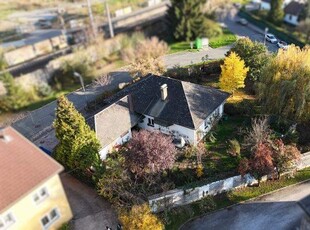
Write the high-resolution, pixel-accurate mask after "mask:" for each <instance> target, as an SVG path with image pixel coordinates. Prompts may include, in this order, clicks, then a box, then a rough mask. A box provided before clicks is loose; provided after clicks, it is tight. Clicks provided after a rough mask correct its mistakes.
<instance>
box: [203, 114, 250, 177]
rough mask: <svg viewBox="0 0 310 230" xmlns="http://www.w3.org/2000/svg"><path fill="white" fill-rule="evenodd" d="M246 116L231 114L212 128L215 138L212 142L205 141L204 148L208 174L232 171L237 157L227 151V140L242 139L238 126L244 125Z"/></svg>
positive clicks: (237, 162) (236, 163)
mask: <svg viewBox="0 0 310 230" xmlns="http://www.w3.org/2000/svg"><path fill="white" fill-rule="evenodd" d="M247 119H249V118H248V117H243V116H233V117H228V119H227V120H222V121H221V122H220V123H219V124H218V125H217V126H216V127H215V129H214V130H213V132H214V133H215V134H214V136H215V138H216V140H215V141H214V142H210V141H206V148H207V151H208V155H209V157H208V158H207V159H206V160H205V161H204V165H205V168H206V170H207V171H208V172H209V173H210V174H215V173H220V172H234V173H236V168H237V166H238V164H239V160H238V159H237V157H233V156H231V155H230V154H229V153H228V148H229V145H228V140H230V139H234V138H236V139H237V140H238V141H239V142H240V141H242V136H241V135H240V133H239V129H240V127H246V124H247V122H245V121H246V120H247ZM241 153H242V152H241Z"/></svg>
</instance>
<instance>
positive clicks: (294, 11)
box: [284, 1, 305, 16]
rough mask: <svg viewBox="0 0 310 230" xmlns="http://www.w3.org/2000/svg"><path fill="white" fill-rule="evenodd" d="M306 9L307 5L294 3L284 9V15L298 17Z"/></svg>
mask: <svg viewBox="0 0 310 230" xmlns="http://www.w3.org/2000/svg"><path fill="white" fill-rule="evenodd" d="M304 7H305V4H303V3H300V2H295V1H293V2H290V3H289V4H288V5H287V6H286V7H285V8H284V13H285V14H291V15H296V16H298V15H299V14H300V13H301V12H302V10H303V8H304Z"/></svg>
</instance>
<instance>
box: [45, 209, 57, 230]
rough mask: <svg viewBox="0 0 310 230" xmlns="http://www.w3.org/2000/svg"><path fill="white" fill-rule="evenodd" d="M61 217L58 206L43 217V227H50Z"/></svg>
mask: <svg viewBox="0 0 310 230" xmlns="http://www.w3.org/2000/svg"><path fill="white" fill-rule="evenodd" d="M59 217H60V215H59V212H58V210H57V208H54V209H53V210H52V211H50V212H49V213H48V214H46V215H45V216H44V217H43V218H42V219H41V223H42V225H43V229H47V228H49V227H50V226H51V225H52V224H53V223H54V222H55V221H56V220H57V219H58V218H59Z"/></svg>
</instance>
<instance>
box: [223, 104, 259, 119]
mask: <svg viewBox="0 0 310 230" xmlns="http://www.w3.org/2000/svg"><path fill="white" fill-rule="evenodd" d="M224 112H225V113H226V114H228V115H231V116H236V115H247V116H254V115H256V114H259V108H257V107H256V101H253V100H243V101H241V102H239V103H227V104H225V107H224Z"/></svg>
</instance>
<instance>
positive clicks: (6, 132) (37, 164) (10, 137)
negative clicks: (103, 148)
mask: <svg viewBox="0 0 310 230" xmlns="http://www.w3.org/2000/svg"><path fill="white" fill-rule="evenodd" d="M61 171H63V167H62V166H61V165H60V164H58V163H57V162H56V161H55V160H53V159H52V158H51V157H49V156H48V155H46V154H45V153H43V152H42V151H41V150H40V149H38V148H37V147H36V146H35V145H34V144H32V143H31V142H29V141H28V140H27V139H26V138H24V137H23V136H22V135H21V134H19V133H18V132H17V131H15V130H14V129H13V128H11V127H8V128H5V129H3V130H1V131H0V191H1V192H0V229H1V230H4V229H59V228H60V227H61V226H62V224H64V223H66V222H68V221H69V220H70V219H71V218H72V213H71V209H70V206H69V203H68V201H67V197H66V194H65V192H64V189H63V187H62V184H61V181H60V178H59V173H60V172H61Z"/></svg>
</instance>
